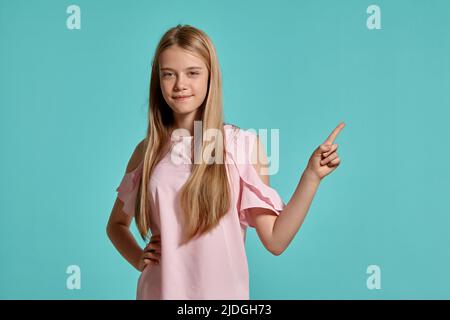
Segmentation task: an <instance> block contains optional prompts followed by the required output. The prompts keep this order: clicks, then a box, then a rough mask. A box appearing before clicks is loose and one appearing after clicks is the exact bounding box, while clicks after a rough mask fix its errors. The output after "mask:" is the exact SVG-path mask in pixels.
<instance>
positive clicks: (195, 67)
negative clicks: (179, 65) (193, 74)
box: [161, 66, 202, 71]
mask: <svg viewBox="0 0 450 320" xmlns="http://www.w3.org/2000/svg"><path fill="white" fill-rule="evenodd" d="M192 69H202V67H197V66H192V67H188V68H186V69H184V70H185V71H186V70H192ZM163 70H172V71H175V69H172V68H161V71H163Z"/></svg>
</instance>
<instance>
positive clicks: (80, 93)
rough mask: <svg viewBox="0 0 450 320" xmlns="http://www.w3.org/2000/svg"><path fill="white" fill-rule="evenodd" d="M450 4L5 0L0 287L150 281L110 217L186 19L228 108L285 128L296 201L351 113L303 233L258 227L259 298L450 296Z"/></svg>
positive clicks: (234, 119)
mask: <svg viewBox="0 0 450 320" xmlns="http://www.w3.org/2000/svg"><path fill="white" fill-rule="evenodd" d="M71 4H75V5H78V6H79V7H80V8H81V29H80V30H69V29H68V28H67V27H66V19H67V18H68V17H69V16H70V14H67V13H66V9H67V7H68V6H69V5H71ZM371 4H376V5H378V6H380V9H381V26H382V28H381V29H380V30H369V29H368V28H367V26H366V20H367V18H368V17H369V14H367V13H366V9H367V7H368V6H369V5H371ZM449 18H450V2H448V1H425V0H422V1H405V0H404V1H376V2H372V1H362V0H361V1H331V0H330V1H317V0H315V1H276V2H273V1H238V0H234V1H209V0H203V1H189V2H187V1H171V2H170V4H169V3H167V1H106V0H102V1H99V0H96V1H77V2H75V3H74V2H69V1H56V0H55V1H32V2H31V1H23V0H20V1H17V0H14V1H12V0H8V1H5V0H1V1H0V49H1V50H0V70H1V72H0V88H1V94H0V106H1V108H0V112H1V116H0V130H1V150H2V157H1V160H0V161H1V166H0V171H1V177H2V179H1V180H0V188H1V200H2V203H1V224H0V243H1V245H0V248H1V251H0V259H1V266H0V271H1V272H0V298H2V299H17V298H18V299H134V298H135V291H136V281H137V278H138V276H139V274H138V272H137V271H136V270H135V269H134V268H133V267H131V266H130V265H129V264H128V263H127V262H126V261H125V260H124V259H123V258H122V257H121V256H120V255H119V253H118V252H117V251H116V250H115V248H114V247H113V245H112V243H111V242H110V241H109V239H108V238H107V236H106V231H105V227H106V223H107V220H108V217H109V214H110V212H111V209H112V205H113V203H114V200H115V197H116V193H115V188H116V187H117V186H118V184H119V182H120V180H121V178H122V176H123V173H124V171H125V167H126V164H127V162H128V159H129V157H130V155H131V153H132V151H133V149H134V147H135V145H136V144H137V143H138V142H139V141H140V140H141V139H142V138H143V137H144V135H145V130H146V116H147V107H148V102H147V101H148V88H149V81H150V78H149V77H150V67H151V65H150V64H151V59H152V58H153V53H154V50H155V48H156V45H157V42H158V41H159V39H160V37H161V36H162V34H163V33H164V32H165V31H166V30H167V29H169V28H170V27H173V26H175V25H176V24H178V23H182V24H185V23H186V24H191V25H193V26H195V27H198V28H200V29H202V30H204V31H205V32H206V33H207V34H208V35H209V36H210V37H211V39H212V40H213V42H214V44H215V46H216V48H217V51H218V55H219V61H220V65H221V69H222V72H223V90H224V110H225V115H226V119H225V120H226V121H227V122H231V123H234V124H236V125H239V126H241V127H243V128H255V129H258V128H277V129H279V130H280V169H279V172H278V174H276V175H274V176H272V177H271V185H272V186H273V187H274V188H275V189H276V190H278V192H279V194H280V195H281V197H282V198H283V200H284V201H285V202H287V201H289V199H290V197H291V195H292V193H293V192H294V190H295V187H296V186H297V184H298V181H299V179H300V176H301V173H302V172H303V170H304V168H305V167H306V164H307V161H308V159H309V157H310V156H311V153H312V152H313V151H314V149H315V148H316V147H317V146H318V145H319V144H321V143H322V142H323V141H324V140H325V138H326V137H327V136H328V135H329V134H330V133H331V131H332V130H333V129H334V128H335V127H336V126H337V125H338V124H339V122H341V121H344V122H345V123H346V127H345V128H344V129H343V130H342V132H341V134H340V135H339V137H338V139H337V140H336V143H338V144H339V155H340V158H341V161H342V163H341V165H340V167H339V168H338V169H337V170H336V171H335V172H333V173H332V174H331V175H330V176H327V177H326V178H325V179H324V181H323V182H322V183H321V185H320V187H319V189H318V191H317V193H316V197H315V198H314V201H313V203H312V205H311V208H310V211H309V213H308V216H307V217H306V220H305V222H304V224H303V226H302V227H301V229H300V231H299V233H298V234H297V236H296V237H295V239H294V240H293V242H292V243H291V245H290V247H289V248H288V249H287V250H286V251H285V252H284V253H283V254H282V255H281V256H278V257H277V256H273V255H271V254H270V253H269V252H268V251H267V250H266V249H265V248H264V247H263V245H262V243H261V242H260V240H259V238H258V236H257V234H256V232H255V229H248V234H247V243H246V247H247V253H248V259H249V268H250V286H251V290H250V297H251V299H448V298H450V274H449V270H450V250H449V248H450V235H449V231H448V230H449V227H450V215H449V209H448V199H449V194H450V193H449V190H450V188H449V187H450V169H449V165H448V159H449V155H450V152H449V143H448V138H449V137H450V129H449V126H448V119H450V112H449V102H450V101H449V88H450V81H449V75H450V72H449V71H450V63H449V57H450V32H449V30H450V19H449ZM269 150H270V149H269ZM133 232H134V233H135V234H136V235H137V232H136V228H135V226H134V221H133ZM140 243H141V244H142V245H143V242H142V241H140ZM69 265H78V266H80V268H81V290H68V289H67V288H66V279H67V277H68V274H66V268H67V267H68V266H69ZM369 265H378V266H379V267H380V268H381V289H379V290H369V289H368V288H367V286H366V280H367V278H368V277H369V275H368V274H367V273H366V269H367V267H368V266H369Z"/></svg>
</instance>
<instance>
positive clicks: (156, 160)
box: [107, 25, 344, 300]
mask: <svg viewBox="0 0 450 320" xmlns="http://www.w3.org/2000/svg"><path fill="white" fill-rule="evenodd" d="M198 124H201V129H200V130H201V131H200V134H199V135H198V134H197V133H198V130H197V127H195V128H194V126H197V125H198ZM343 125H344V124H343V123H341V124H340V125H339V126H338V127H337V128H336V129H335V130H334V131H333V132H332V133H331V135H330V136H329V137H328V139H327V140H326V141H325V142H324V143H323V144H321V145H320V146H319V147H318V148H317V149H316V150H315V151H314V153H313V155H312V156H311V158H310V160H309V162H308V165H307V168H306V169H305V171H304V172H303V174H302V177H301V179H300V182H299V185H298V187H297V189H296V190H295V192H294V194H293V196H292V198H291V200H290V201H289V202H288V204H287V205H285V204H284V203H283V201H282V199H281V198H280V196H279V195H278V193H277V191H276V190H275V189H273V188H271V187H270V185H269V178H268V176H267V175H263V174H260V171H261V169H262V167H263V166H264V165H265V164H267V158H266V154H265V152H264V151H263V150H264V148H263V146H262V145H261V143H260V141H259V137H258V136H257V135H256V134H254V133H251V132H250V131H246V130H241V129H239V128H237V127H235V126H233V125H230V124H224V122H223V113H222V84H221V73H220V69H219V63H218V59H217V55H216V50H215V48H214V46H213V44H212V42H211V40H210V39H209V37H208V36H207V35H206V34H205V33H204V32H203V31H201V30H199V29H197V28H194V27H192V26H189V25H184V26H182V25H178V26H177V27H174V28H171V29H170V30H168V31H167V32H166V33H165V34H164V35H163V37H162V38H161V40H160V42H159V44H158V46H157V48H156V52H155V55H154V59H153V62H152V74H151V81H150V101H149V117H148V130H147V135H146V137H145V139H143V140H142V141H141V142H140V143H139V144H138V145H137V147H136V148H135V150H134V152H133V154H132V156H131V158H130V160H129V162H128V166H127V169H126V172H125V175H124V177H123V179H122V181H121V183H120V185H119V186H118V188H117V191H118V195H117V199H116V201H115V203H114V207H113V209H112V212H111V216H110V218H109V222H108V226H107V234H108V236H109V238H110V239H111V241H112V243H113V245H114V246H115V247H116V249H117V250H118V251H119V252H120V254H121V255H122V256H123V257H124V258H125V259H126V260H127V261H128V262H129V263H130V264H131V265H133V266H134V267H135V268H136V269H137V270H138V271H140V272H141V274H140V277H139V280H138V285H137V299H189V300H190V299H195V300H198V299H209V300H211V299H214V300H216V299H245V300H248V299H249V276H248V265H247V256H246V253H245V236H246V228H247V227H249V226H250V227H254V228H256V231H257V234H258V236H259V238H260V239H261V242H262V243H263V245H264V247H265V248H267V250H269V251H270V252H271V253H272V254H274V255H280V254H281V253H282V252H283V251H284V250H285V249H286V248H287V246H288V245H289V243H290V242H291V241H292V239H293V238H294V236H295V234H296V233H297V231H298V229H299V228H300V226H301V225H302V223H303V220H304V218H305V216H306V214H307V212H308V209H309V206H310V204H311V202H312V199H313V197H314V194H315V192H316V190H317V188H318V186H319V183H320V181H321V180H322V178H323V177H325V176H326V175H328V174H329V173H330V172H332V171H333V170H335V169H336V167H337V166H338V165H339V163H340V160H339V157H338V155H337V152H336V151H337V144H334V143H333V142H334V139H335V138H336V136H337V135H338V133H339V131H340V130H341V129H342V128H343ZM211 129H212V130H216V131H214V132H215V133H216V135H215V138H216V139H206V137H205V136H206V135H207V133H208V132H210V130H211ZM180 132H181V134H180ZM205 154H207V155H208V156H206V158H205ZM255 158H256V159H257V161H256V162H255V161H253V160H254V159H255ZM195 159H197V160H198V159H200V161H196V160H195ZM175 160H176V161H175ZM179 160H182V161H179ZM211 160H213V161H211ZM217 160H220V161H217ZM133 217H134V219H135V222H136V225H137V228H138V230H139V233H140V235H141V237H142V239H143V240H144V241H146V240H148V234H149V232H151V234H152V237H151V239H150V242H149V243H148V244H147V245H146V247H145V248H144V249H142V248H141V247H140V246H139V245H138V243H137V242H136V240H135V239H134V237H133V236H132V234H131V232H130V230H129V226H130V224H131V220H132V218H133Z"/></svg>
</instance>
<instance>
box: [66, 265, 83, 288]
mask: <svg viewBox="0 0 450 320" xmlns="http://www.w3.org/2000/svg"><path fill="white" fill-rule="evenodd" d="M66 273H67V274H69V276H68V277H67V280H66V288H67V289H69V290H75V289H76V290H80V289H81V269H80V267H79V266H77V265H70V266H68V267H67V269H66Z"/></svg>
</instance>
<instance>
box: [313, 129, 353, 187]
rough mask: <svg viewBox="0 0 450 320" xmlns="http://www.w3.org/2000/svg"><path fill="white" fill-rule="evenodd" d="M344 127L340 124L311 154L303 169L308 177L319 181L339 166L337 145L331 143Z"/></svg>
mask: <svg viewBox="0 0 450 320" xmlns="http://www.w3.org/2000/svg"><path fill="white" fill-rule="evenodd" d="M344 127H345V123H344V122H341V123H340V124H339V125H338V126H337V127H336V128H335V129H334V130H333V132H332V133H331V134H330V136H329V137H328V138H327V139H326V140H325V142H324V143H323V144H321V145H320V146H319V147H318V148H317V149H316V150H315V151H314V152H313V154H312V156H311V158H309V161H308V165H307V167H306V169H305V172H307V174H308V175H312V176H313V177H315V178H317V179H318V180H319V181H320V180H322V179H323V178H324V177H325V176H327V175H328V174H330V173H331V172H333V171H334V170H335V169H336V168H337V167H338V166H339V164H340V163H341V160H340V159H339V156H338V154H337V152H336V151H337V148H338V145H337V144H334V143H333V142H334V140H335V139H336V137H337V135H338V134H339V132H340V131H341V130H342V128H344Z"/></svg>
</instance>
